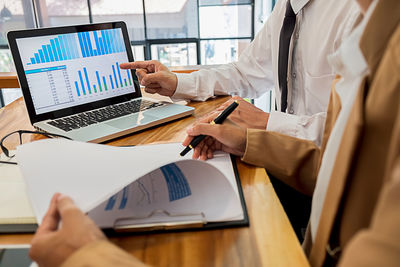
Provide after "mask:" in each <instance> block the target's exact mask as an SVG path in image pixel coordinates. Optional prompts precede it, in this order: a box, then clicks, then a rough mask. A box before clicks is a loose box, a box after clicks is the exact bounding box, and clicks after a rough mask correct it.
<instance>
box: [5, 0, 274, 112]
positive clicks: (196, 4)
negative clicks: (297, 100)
mask: <svg viewBox="0 0 400 267" xmlns="http://www.w3.org/2000/svg"><path fill="white" fill-rule="evenodd" d="M274 5H275V0H0V72H10V71H15V68H14V64H13V61H12V58H11V54H10V51H9V47H8V44H7V32H8V31H10V30H17V29H29V28H42V27H52V26H63V25H73V24H85V23H98V22H107V21H120V20H122V21H124V22H125V23H126V24H127V26H128V32H129V37H130V41H131V46H132V51H133V54H134V58H135V60H148V59H156V60H159V61H161V62H162V63H163V64H165V65H167V66H192V65H215V64H224V63H229V62H232V61H236V60H237V59H238V57H239V55H240V53H241V52H242V51H243V49H245V48H246V46H247V45H248V44H249V43H250V42H251V40H252V39H253V38H254V36H255V35H256V34H257V32H258V31H259V30H260V29H261V27H262V25H263V24H264V22H265V20H266V19H267V18H268V16H269V15H270V13H271V10H272V8H273V6H274ZM21 96H22V94H21V92H20V90H19V89H8V90H0V98H1V100H2V102H3V104H8V103H10V102H12V101H14V100H15V99H17V98H19V97H21ZM253 102H254V103H255V104H256V105H257V106H258V107H260V108H262V109H263V110H264V111H269V110H270V108H271V104H272V103H273V95H272V94H271V93H267V94H265V95H264V96H262V97H261V98H259V99H255V100H253Z"/></svg>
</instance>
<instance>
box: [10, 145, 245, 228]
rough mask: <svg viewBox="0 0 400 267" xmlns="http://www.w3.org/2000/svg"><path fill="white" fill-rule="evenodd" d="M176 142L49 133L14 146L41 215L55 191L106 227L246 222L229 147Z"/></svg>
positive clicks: (28, 187)
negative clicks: (185, 148)
mask: <svg viewBox="0 0 400 267" xmlns="http://www.w3.org/2000/svg"><path fill="white" fill-rule="evenodd" d="M181 150H182V145H181V144H178V143H171V144H154V145H145V146H135V147H111V146H105V145H98V144H90V143H83V142H76V141H69V140H61V139H59V140H56V139H48V140H40V141H36V142H32V143H28V144H24V145H22V146H19V147H18V150H17V157H18V158H17V159H18V163H19V167H20V168H21V172H22V175H23V177H24V180H25V182H26V185H27V192H28V196H29V199H30V201H31V203H32V207H33V210H34V213H35V217H36V219H37V221H38V222H39V223H40V222H41V221H42V218H43V216H44V214H45V213H46V210H47V209H48V205H49V202H50V199H51V197H52V196H53V194H54V193H56V192H60V193H63V194H66V195H68V196H71V197H72V199H73V200H74V201H75V203H76V204H77V206H78V207H79V208H81V209H82V211H84V212H85V213H88V216H89V217H91V218H92V219H93V220H94V222H95V223H96V224H97V225H98V226H100V227H101V228H102V229H104V230H105V231H106V232H108V233H114V234H115V233H121V232H123V233H124V232H127V231H129V232H131V231H160V230H187V229H209V228H215V227H233V226H244V225H248V216H247V211H246V205H245V202H244V198H243V193H242V189H241V186H240V181H239V179H238V175H237V171H236V168H235V165H234V164H233V162H232V160H231V157H230V155H229V154H226V153H222V152H221V153H217V154H216V155H215V158H214V159H211V160H208V161H205V162H204V161H200V160H193V159H191V156H192V155H191V153H188V155H186V156H185V157H181V156H179V152H180V151H181ZM59 151H63V153H59ZM37 153H40V155H41V157H40V159H39V158H38V157H35V155H37ZM60 169H62V170H63V171H62V172H60V171H59V170H60ZM43 185H46V186H43Z"/></svg>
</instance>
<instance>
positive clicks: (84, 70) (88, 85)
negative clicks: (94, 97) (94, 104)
mask: <svg viewBox="0 0 400 267" xmlns="http://www.w3.org/2000/svg"><path fill="white" fill-rule="evenodd" d="M83 72H84V73H85V78H86V84H87V87H88V91H89V94H91V93H92V91H91V89H90V83H89V78H88V75H87V70H86V68H83Z"/></svg>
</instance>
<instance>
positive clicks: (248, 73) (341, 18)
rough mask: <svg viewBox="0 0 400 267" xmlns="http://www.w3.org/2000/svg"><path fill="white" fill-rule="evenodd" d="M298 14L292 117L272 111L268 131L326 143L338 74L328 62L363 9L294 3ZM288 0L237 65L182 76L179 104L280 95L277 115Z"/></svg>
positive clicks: (318, 1)
mask: <svg viewBox="0 0 400 267" xmlns="http://www.w3.org/2000/svg"><path fill="white" fill-rule="evenodd" d="M291 4H292V7H293V10H294V12H295V13H296V14H297V16H296V17H297V18H296V26H295V29H294V32H293V36H292V41H291V48H290V51H292V52H291V53H290V54H289V70H288V91H289V92H288V110H287V111H288V113H282V112H276V111H272V112H271V114H270V117H269V121H268V126H267V130H269V131H275V132H280V133H283V134H287V135H291V136H294V137H298V138H302V139H308V140H312V141H314V142H315V143H316V144H318V145H319V144H320V143H321V139H322V132H323V125H324V122H325V116H326V109H327V106H328V102H329V94H330V89H331V84H332V81H333V79H334V77H335V76H334V73H333V70H332V68H331V67H330V65H329V64H328V61H327V55H329V54H331V53H333V52H334V51H335V50H336V49H337V48H338V47H339V45H340V43H341V41H342V39H343V38H344V37H345V36H347V35H348V34H349V33H350V32H351V30H352V29H353V27H354V23H355V21H356V20H357V18H358V17H359V15H360V10H359V7H358V5H357V4H356V3H354V1H349V0H291ZM285 11H286V0H280V1H278V2H277V4H276V6H275V8H274V11H273V12H272V14H271V16H270V17H269V18H268V20H267V22H266V23H265V25H264V26H263V28H262V29H261V30H260V32H259V33H258V34H257V36H256V37H255V39H254V40H253V42H251V44H250V45H249V46H248V47H247V48H246V49H245V50H244V51H243V52H242V54H241V55H240V57H239V61H238V62H234V63H230V64H225V65H222V66H220V67H218V68H213V69H203V70H200V71H197V72H194V73H191V74H178V86H177V89H176V91H175V94H174V96H173V98H174V99H182V98H185V99H193V100H200V101H204V100H206V99H208V98H210V97H212V96H214V95H227V94H230V95H239V96H241V97H250V98H257V97H260V96H261V95H263V94H264V93H266V92H267V91H268V90H272V89H274V90H275V95H276V102H277V106H278V110H280V98H281V92H280V89H279V85H278V51H279V35H280V30H281V27H282V22H283V18H284V15H285Z"/></svg>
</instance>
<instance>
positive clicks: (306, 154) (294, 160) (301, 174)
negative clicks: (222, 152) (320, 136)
mask: <svg viewBox="0 0 400 267" xmlns="http://www.w3.org/2000/svg"><path fill="white" fill-rule="evenodd" d="M319 159H320V149H319V147H318V146H316V145H315V144H314V143H313V142H311V141H308V140H303V139H298V138H295V137H291V136H287V135H283V134H280V133H276V132H269V131H263V130H256V129H247V145H246V151H245V154H244V156H243V158H242V160H243V161H244V162H246V163H249V164H253V165H256V166H259V167H263V168H266V169H267V170H268V172H270V173H271V174H272V175H274V176H275V177H276V178H278V179H280V180H282V181H283V182H285V183H286V184H288V185H290V186H292V187H293V188H295V189H297V190H298V191H300V192H302V193H304V194H307V195H312V193H313V190H314V186H315V182H316V178H317V173H318V166H319Z"/></svg>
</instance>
